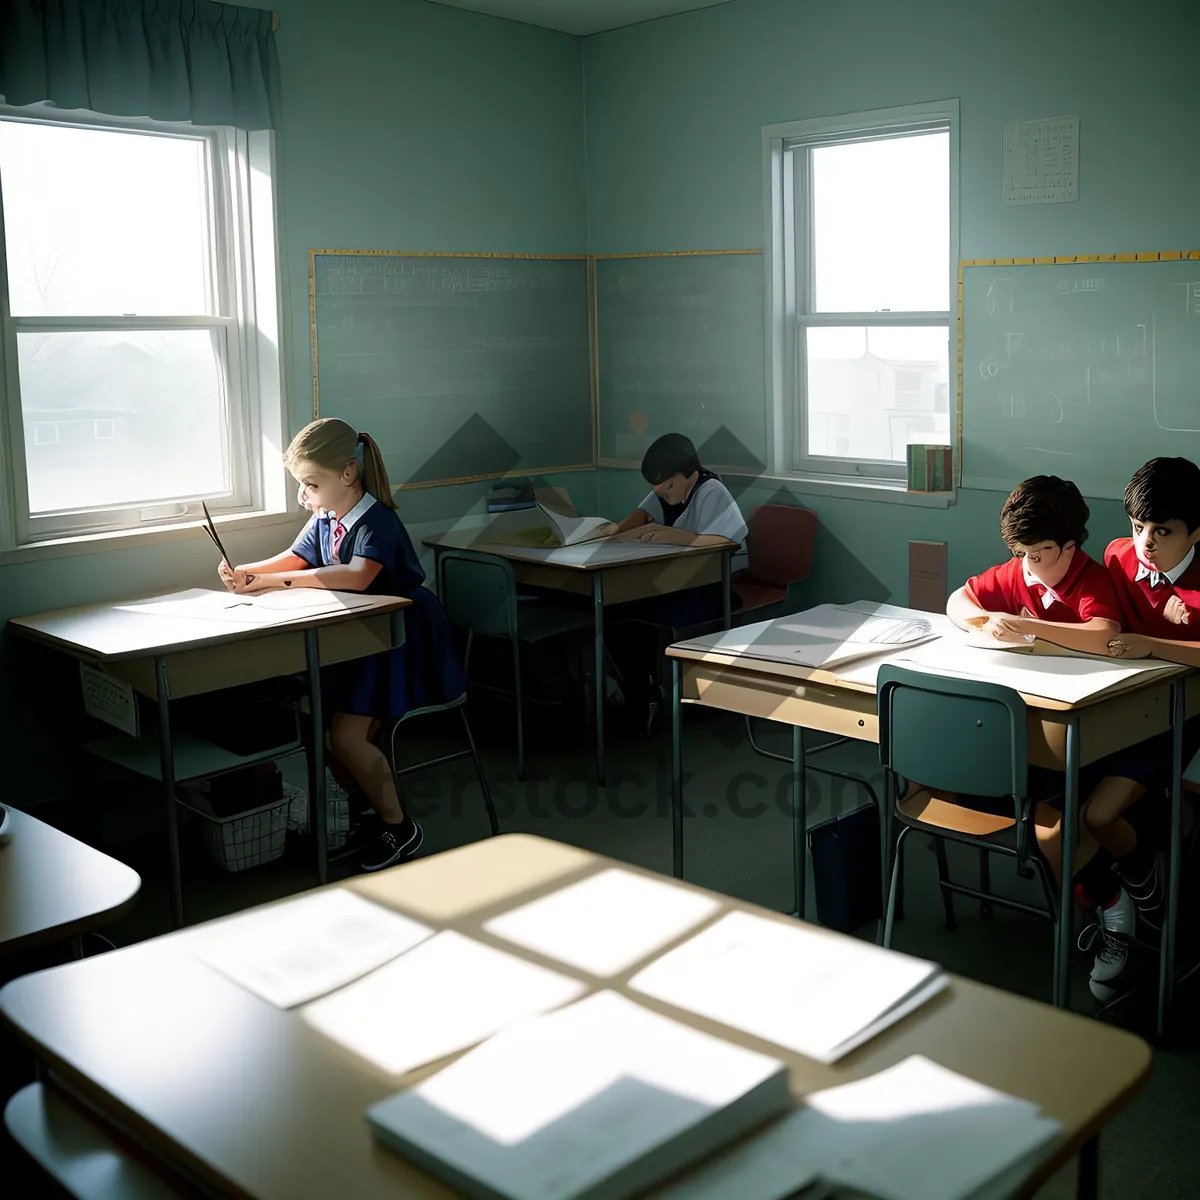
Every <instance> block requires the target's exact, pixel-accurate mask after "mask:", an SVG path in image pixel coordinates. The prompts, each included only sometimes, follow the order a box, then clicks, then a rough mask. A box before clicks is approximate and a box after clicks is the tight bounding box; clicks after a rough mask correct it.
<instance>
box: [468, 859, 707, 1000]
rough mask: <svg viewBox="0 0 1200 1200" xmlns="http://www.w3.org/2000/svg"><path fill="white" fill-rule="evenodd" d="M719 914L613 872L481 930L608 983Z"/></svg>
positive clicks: (657, 884) (692, 895) (703, 900)
mask: <svg viewBox="0 0 1200 1200" xmlns="http://www.w3.org/2000/svg"><path fill="white" fill-rule="evenodd" d="M717 908H718V904H717V901H716V900H714V899H712V898H711V897H709V896H702V895H700V894H699V893H698V892H688V891H684V890H683V889H682V888H679V887H676V886H675V885H674V884H670V883H667V882H666V881H665V880H662V881H659V880H656V879H647V878H646V877H645V876H644V875H635V874H634V873H633V872H632V871H622V870H620V869H619V868H615V867H614V868H612V869H610V870H607V871H601V872H600V873H599V874H597V875H592V876H591V877H589V878H588V879H584V880H582V881H581V882H579V883H575V884H572V885H571V886H570V887H565V888H560V889H559V890H557V891H555V892H552V893H551V894H550V895H548V896H543V897H542V898H541V899H540V900H534V901H533V902H532V903H530V904H525V905H523V906H522V907H520V908H516V909H512V910H511V911H509V912H506V913H503V914H502V915H501V916H498V917H493V918H492V920H490V921H488V922H487V923H486V924H485V925H484V928H485V929H486V930H487V931H488V932H489V933H491V934H494V935H495V936H496V937H500V938H504V939H505V940H506V941H509V942H512V943H514V944H515V945H518V946H523V947H524V948H525V949H527V950H533V951H536V952H537V953H538V954H541V955H543V956H544V957H546V958H552V959H556V960H557V961H558V962H561V963H565V964H567V965H568V966H572V967H577V968H579V969H580V970H583V971H588V972H590V973H591V974H592V975H599V976H601V977H607V976H610V975H615V974H617V973H618V972H620V971H624V970H627V969H628V968H629V967H632V966H633V965H634V964H635V963H637V962H640V961H641V960H642V959H643V958H645V957H646V956H647V955H648V954H652V953H653V952H654V951H656V950H660V949H662V947H664V946H665V945H667V944H668V943H669V942H673V941H674V940H675V939H676V938H678V937H680V936H682V935H683V934H685V933H687V931H688V930H689V929H692V928H694V927H695V926H697V925H699V924H700V922H701V921H703V920H705V919H706V918H707V917H710V916H712V914H713V913H715V912H716V911H717Z"/></svg>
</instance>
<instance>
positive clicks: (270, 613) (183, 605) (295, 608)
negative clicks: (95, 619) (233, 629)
mask: <svg viewBox="0 0 1200 1200" xmlns="http://www.w3.org/2000/svg"><path fill="white" fill-rule="evenodd" d="M370 603H371V598H370V597H369V596H365V595H362V594H361V593H355V592H327V591H323V590H319V589H317V588H297V589H293V590H291V591H286V592H284V591H273V592H263V593H262V594H260V595H246V596H237V595H234V594H233V593H232V592H224V591H222V592H217V591H210V590H208V589H206V588H191V589H189V590H188V591H185V592H177V593H175V594H174V595H171V596H161V597H159V598H158V599H154V600H139V601H136V602H135V603H133V604H121V605H117V608H118V609H119V610H120V611H122V612H133V613H138V614H140V615H144V616H155V617H172V618H176V619H179V618H191V619H195V620H201V621H222V622H227V623H229V624H231V625H272V624H278V623H279V622H280V621H281V620H286V619H287V616H288V614H289V613H290V614H294V615H295V617H296V618H297V619H299V618H301V617H310V616H316V615H319V614H324V613H334V612H342V611H346V610H351V609H356V608H365V607H366V606H367V605H369V604H370Z"/></svg>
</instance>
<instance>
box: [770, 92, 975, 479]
mask: <svg viewBox="0 0 1200 1200" xmlns="http://www.w3.org/2000/svg"><path fill="white" fill-rule="evenodd" d="M957 120H958V108H957V103H956V102H954V103H945V104H939V105H936V106H914V107H909V108H904V109H889V110H884V111H880V112H874V113H863V114H859V115H857V116H850V117H839V118H830V119H818V120H813V121H801V122H792V123H789V124H786V125H777V126H768V127H767V128H766V129H764V131H763V136H764V150H765V154H766V159H767V186H768V189H769V214H770V225H769V248H768V262H769V295H770V305H771V316H772V321H771V341H772V344H771V347H770V353H771V364H770V366H771V378H772V386H773V392H774V399H775V414H776V421H775V429H776V439H775V441H776V447H775V459H776V468H777V469H778V470H780V471H781V472H789V471H791V472H800V473H803V474H804V475H806V476H809V477H812V476H817V477H821V476H824V477H826V478H831V477H832V478H842V479H845V478H847V477H858V478H865V479H873V480H899V479H901V478H903V475H904V471H905V460H906V447H907V446H908V445H909V444H910V443H911V442H914V441H921V442H935V443H946V444H949V443H950V429H951V417H952V414H951V413H950V411H949V407H950V406H949V402H948V397H949V380H950V353H949V349H950V308H951V295H952V289H953V286H954V283H953V280H954V275H953V272H954V270H955V269H956V267H957V258H958V254H957V245H956V240H957V202H956V198H955V196H956V189H955V180H956V177H957V133H956V127H957ZM843 422H844V424H843ZM835 425H836V427H837V432H836V434H833V430H834V428H835Z"/></svg>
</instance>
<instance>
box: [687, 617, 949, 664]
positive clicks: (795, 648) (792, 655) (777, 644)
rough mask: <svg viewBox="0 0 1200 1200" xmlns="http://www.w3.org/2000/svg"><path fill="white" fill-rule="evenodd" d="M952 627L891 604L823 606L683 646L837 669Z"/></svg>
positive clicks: (934, 618)
mask: <svg viewBox="0 0 1200 1200" xmlns="http://www.w3.org/2000/svg"><path fill="white" fill-rule="evenodd" d="M945 624H948V623H947V622H946V621H945V618H944V617H943V618H938V617H937V616H936V614H930V613H918V612H915V611H912V610H908V609H902V608H896V607H894V606H891V605H871V604H864V603H859V604H854V605H842V604H821V605H818V606H817V607H816V608H811V609H809V610H807V611H806V612H802V613H798V614H796V615H795V616H790V617H781V618H779V619H778V620H775V621H760V622H759V623H758V624H756V625H744V626H740V627H738V628H736V629H730V630H722V631H721V632H719V633H713V634H709V635H707V636H705V637H702V638H695V639H693V640H691V641H687V642H683V643H681V644H682V645H684V646H686V647H688V649H691V650H702V651H712V652H715V653H718V654H735V655H737V656H738V657H742V658H757V659H765V660H767V661H769V662H785V663H794V664H796V665H798V666H805V667H826V668H833V667H837V666H839V665H841V664H843V663H847V662H851V661H853V660H854V659H857V658H862V657H864V656H869V655H872V654H876V653H879V652H881V651H887V650H889V649H891V650H893V651H894V650H895V648H896V647H897V646H914V645H918V644H920V643H921V642H924V641H929V640H930V639H932V638H936V637H938V636H939V634H940V633H941V632H942V631H943V628H944V625H945Z"/></svg>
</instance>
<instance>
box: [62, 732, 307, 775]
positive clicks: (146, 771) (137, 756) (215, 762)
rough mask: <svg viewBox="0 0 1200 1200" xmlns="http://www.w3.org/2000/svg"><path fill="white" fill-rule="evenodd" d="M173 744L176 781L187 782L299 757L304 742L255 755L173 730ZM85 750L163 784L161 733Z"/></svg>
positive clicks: (105, 740)
mask: <svg viewBox="0 0 1200 1200" xmlns="http://www.w3.org/2000/svg"><path fill="white" fill-rule="evenodd" d="M171 743H172V746H173V749H174V752H175V782H176V783H188V782H192V781H195V780H199V779H211V778H212V777H213V776H214V775H224V774H225V773H226V772H228V771H237V770H240V769H241V768H242V767H253V766H257V765H258V764H259V763H265V762H272V761H273V760H276V759H280V758H286V757H287V756H288V755H290V754H298V753H300V752H301V751H302V750H303V749H304V743H303V742H301V741H300V740H298V739H294V740H292V741H289V742H286V743H284V744H283V745H281V746H276V747H273V748H272V749H269V750H261V751H259V752H257V753H255V754H248V755H243V754H234V753H233V752H232V751H230V750H223V749H222V748H221V747H220V746H216V745H214V744H213V743H212V742H209V741H206V740H205V739H204V738H202V737H197V736H196V735H195V734H192V733H188V732H187V731H186V730H182V729H178V730H174V731H173V733H172V737H171ZM84 749H85V750H87V751H88V752H89V753H90V754H94V755H96V757H97V758H102V759H104V760H105V761H106V762H111V763H115V764H116V765H117V766H119V767H124V768H125V769H126V770H129V771H134V772H136V773H137V774H138V775H144V776H145V777H146V778H147V779H156V780H158V781H159V782H161V781H162V766H161V764H160V762H159V757H158V731H157V730H154V729H151V730H147V732H146V733H144V734H143V735H142V736H141V737H136V738H134V737H111V738H100V739H98V740H97V741H94V742H87V743H85V745H84Z"/></svg>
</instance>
